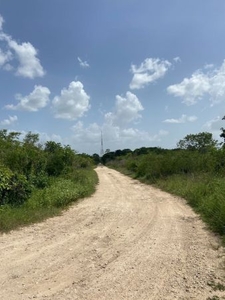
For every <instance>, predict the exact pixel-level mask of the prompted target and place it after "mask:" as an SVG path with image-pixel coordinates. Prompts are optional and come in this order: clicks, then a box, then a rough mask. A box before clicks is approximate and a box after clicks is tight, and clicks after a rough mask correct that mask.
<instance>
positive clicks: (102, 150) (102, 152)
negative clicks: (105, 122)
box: [100, 131, 104, 156]
mask: <svg viewBox="0 0 225 300" xmlns="http://www.w3.org/2000/svg"><path fill="white" fill-rule="evenodd" d="M103 154H104V149H103V135H102V131H101V151H100V156H103Z"/></svg>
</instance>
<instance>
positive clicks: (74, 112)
mask: <svg viewBox="0 0 225 300" xmlns="http://www.w3.org/2000/svg"><path fill="white" fill-rule="evenodd" d="M89 100H90V97H89V96H88V95H87V93H86V92H85V90H84V87H83V84H82V83H81V82H80V81H72V82H71V83H70V84H69V87H68V89H66V88H64V89H62V90H61V95H60V96H56V97H55V98H54V99H53V101H52V103H53V109H54V112H55V117H56V118H61V119H68V120H75V119H77V118H80V117H82V116H83V115H84V113H85V112H86V111H88V110H89V108H90V104H89Z"/></svg>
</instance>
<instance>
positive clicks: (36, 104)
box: [6, 85, 51, 111]
mask: <svg viewBox="0 0 225 300" xmlns="http://www.w3.org/2000/svg"><path fill="white" fill-rule="evenodd" d="M50 93H51V92H50V90H49V89H48V88H47V87H43V86H41V85H35V87H34V90H33V91H32V92H31V93H30V94H29V95H27V96H22V95H21V94H17V95H15V98H16V100H18V101H19V103H18V104H17V105H13V104H9V105H6V108H7V109H12V110H25V111H38V110H39V109H41V108H44V107H45V106H47V104H48V103H49V101H50V100H49V95H50Z"/></svg>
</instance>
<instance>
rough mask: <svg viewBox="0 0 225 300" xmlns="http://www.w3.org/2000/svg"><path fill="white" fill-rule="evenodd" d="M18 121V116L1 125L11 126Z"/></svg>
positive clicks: (2, 122)
mask: <svg viewBox="0 0 225 300" xmlns="http://www.w3.org/2000/svg"><path fill="white" fill-rule="evenodd" d="M17 120H18V118H17V116H9V117H8V119H5V120H3V121H1V125H5V126H9V125H12V124H13V123H15V122H16V121H17Z"/></svg>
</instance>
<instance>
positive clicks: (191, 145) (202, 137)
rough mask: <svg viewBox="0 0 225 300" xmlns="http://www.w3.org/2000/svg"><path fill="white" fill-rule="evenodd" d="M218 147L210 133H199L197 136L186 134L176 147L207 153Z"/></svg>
mask: <svg viewBox="0 0 225 300" xmlns="http://www.w3.org/2000/svg"><path fill="white" fill-rule="evenodd" d="M217 145H218V141H217V140H214V139H213V137H212V133H209V132H200V133H197V134H188V135H186V137H185V138H184V139H183V140H180V141H179V142H178V143H177V147H178V148H180V149H186V150H198V151H201V152H202V151H203V152H204V151H207V150H209V149H212V148H215V147H216V146H217Z"/></svg>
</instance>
